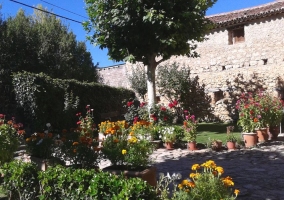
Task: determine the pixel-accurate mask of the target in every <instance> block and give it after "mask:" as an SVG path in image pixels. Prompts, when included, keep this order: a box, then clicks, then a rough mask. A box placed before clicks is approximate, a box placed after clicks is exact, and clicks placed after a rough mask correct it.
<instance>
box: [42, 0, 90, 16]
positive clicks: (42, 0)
mask: <svg viewBox="0 0 284 200" xmlns="http://www.w3.org/2000/svg"><path fill="white" fill-rule="evenodd" d="M40 1H43V0H40ZM43 2H44V3H47V4H49V5H52V6H54V7H56V8H60V9H62V10H65V11H67V12H70V13H72V14H74V15H78V16H80V17H83V18H85V19H89V18H87V17H84V16H83V15H79V14H77V13H74V12H72V11H70V10H67V9H65V8H61V7H59V6H57V5H54V4H52V3H49V2H47V1H43Z"/></svg>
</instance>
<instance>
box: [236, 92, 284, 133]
mask: <svg viewBox="0 0 284 200" xmlns="http://www.w3.org/2000/svg"><path fill="white" fill-rule="evenodd" d="M236 109H237V110H238V111H239V120H238V125H240V126H241V127H242V128H243V131H244V132H253V131H254V130H255V129H259V128H265V127H267V126H269V125H272V124H274V122H276V123H280V121H281V119H282V115H283V112H282V109H283V105H282V102H281V100H280V99H278V98H274V97H271V96H269V95H268V94H264V93H263V92H261V91H259V92H258V93H257V94H255V95H253V94H252V93H243V94H242V95H241V96H240V98H239V100H238V101H237V103H236Z"/></svg>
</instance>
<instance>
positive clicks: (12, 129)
mask: <svg viewBox="0 0 284 200" xmlns="http://www.w3.org/2000/svg"><path fill="white" fill-rule="evenodd" d="M22 127H23V125H22V124H21V123H19V124H17V123H16V122H15V119H14V118H13V119H12V120H9V121H8V122H6V121H5V115H3V114H0V166H1V165H2V164H3V163H5V162H9V161H11V160H12V159H13V155H14V152H15V151H16V150H17V148H18V146H19V138H21V137H22V136H23V134H24V130H21V129H22Z"/></svg>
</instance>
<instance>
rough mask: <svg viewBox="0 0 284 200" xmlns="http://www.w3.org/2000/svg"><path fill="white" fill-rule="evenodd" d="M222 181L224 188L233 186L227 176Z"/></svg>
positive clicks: (231, 180)
mask: <svg viewBox="0 0 284 200" xmlns="http://www.w3.org/2000/svg"><path fill="white" fill-rule="evenodd" d="M222 181H223V184H224V185H225V186H226V187H230V186H234V182H233V179H232V178H231V177H229V176H227V177H226V178H223V179H222Z"/></svg>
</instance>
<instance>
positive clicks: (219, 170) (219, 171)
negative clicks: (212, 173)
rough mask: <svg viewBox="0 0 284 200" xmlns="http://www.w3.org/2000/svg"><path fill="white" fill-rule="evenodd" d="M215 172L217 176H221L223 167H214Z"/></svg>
mask: <svg viewBox="0 0 284 200" xmlns="http://www.w3.org/2000/svg"><path fill="white" fill-rule="evenodd" d="M215 170H216V171H217V172H218V173H219V174H223V173H224V169H223V167H216V168H215Z"/></svg>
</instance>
